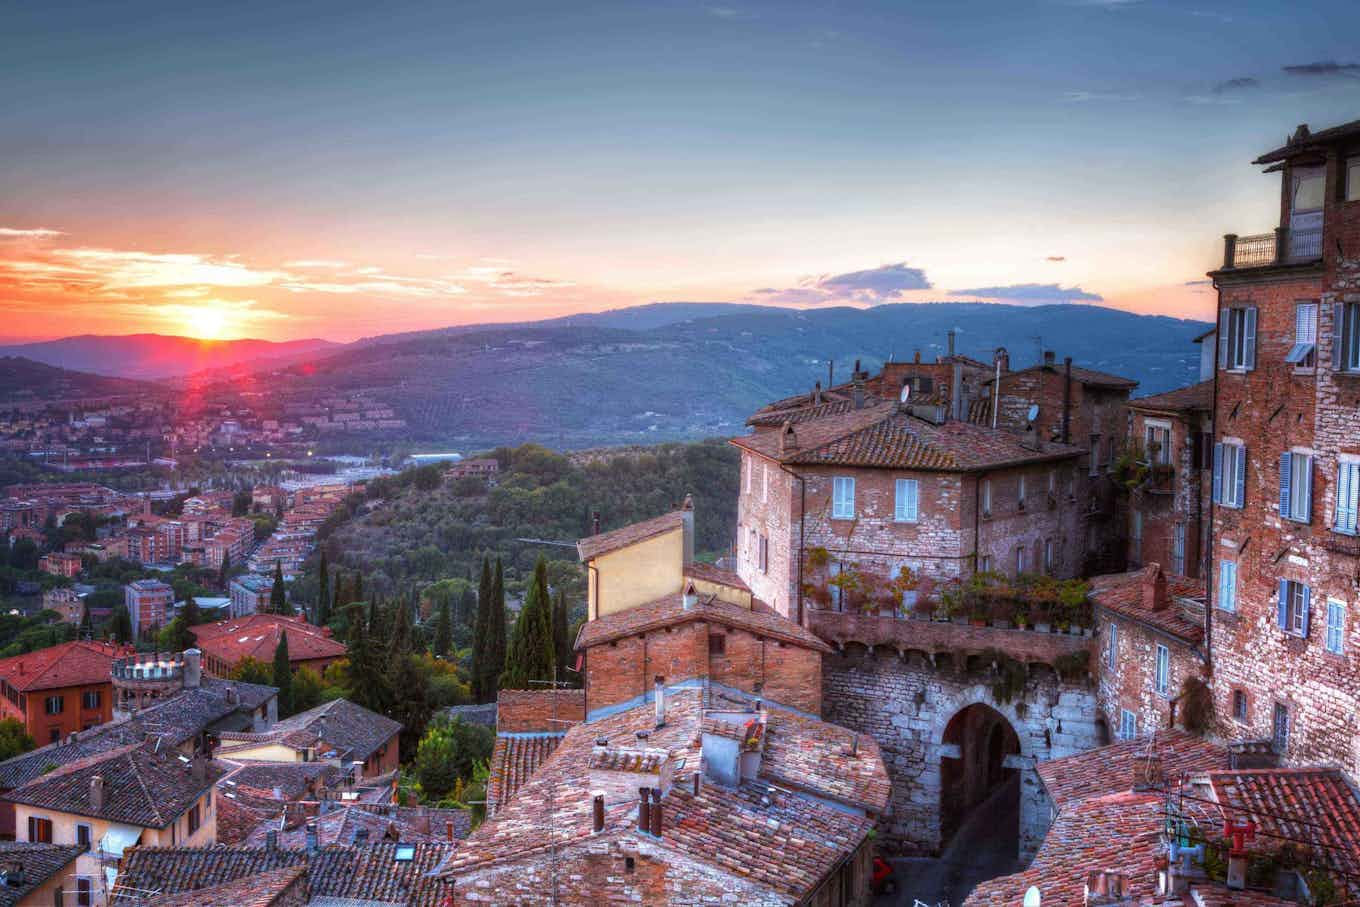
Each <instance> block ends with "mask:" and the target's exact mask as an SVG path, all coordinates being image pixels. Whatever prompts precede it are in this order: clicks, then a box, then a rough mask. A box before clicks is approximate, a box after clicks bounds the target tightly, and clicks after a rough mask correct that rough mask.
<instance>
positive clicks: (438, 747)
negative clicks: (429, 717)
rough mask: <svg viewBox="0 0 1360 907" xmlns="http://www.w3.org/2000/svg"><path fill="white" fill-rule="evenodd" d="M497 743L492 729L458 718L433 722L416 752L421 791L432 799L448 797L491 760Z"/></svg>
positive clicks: (417, 773)
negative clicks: (482, 764) (484, 761)
mask: <svg viewBox="0 0 1360 907" xmlns="http://www.w3.org/2000/svg"><path fill="white" fill-rule="evenodd" d="M494 743H495V737H494V736H493V735H492V733H491V729H490V728H485V727H482V726H481V725H477V724H465V723H464V722H462V721H460V720H459V719H457V718H454V719H452V720H448V719H440V720H438V721H434V722H432V723H431V724H430V726H429V728H428V729H426V731H425V734H424V736H422V737H421V738H420V745H419V747H418V748H417V750H416V758H415V774H416V780H417V781H418V782H419V783H420V789H421V791H422V792H423V793H424V794H425V796H426V797H427V798H429V799H431V800H440V799H443V798H444V797H446V796H448V794H450V793H451V792H452V791H453V789H454V786H455V784H456V783H457V782H458V781H459V780H463V781H466V780H467V779H468V778H470V777H472V774H473V771H474V767H475V766H476V765H477V763H479V762H482V761H483V760H486V759H489V758H490V757H491V749H492V746H493V745H494Z"/></svg>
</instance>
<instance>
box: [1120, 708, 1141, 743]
mask: <svg viewBox="0 0 1360 907" xmlns="http://www.w3.org/2000/svg"><path fill="white" fill-rule="evenodd" d="M1137 737H1138V716H1137V715H1135V714H1133V712H1130V711H1129V710H1128V709H1120V710H1119V739H1120V740H1134V739H1136V738H1137Z"/></svg>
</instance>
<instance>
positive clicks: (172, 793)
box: [5, 745, 226, 828]
mask: <svg viewBox="0 0 1360 907" xmlns="http://www.w3.org/2000/svg"><path fill="white" fill-rule="evenodd" d="M224 774H226V769H225V768H224V767H223V766H222V765H220V764H218V763H210V764H208V765H206V766H205V767H204V773H203V775H202V779H203V780H196V779H195V777H194V772H193V770H192V768H191V765H190V763H189V762H188V761H187V760H186V759H184V758H183V757H181V756H180V755H179V754H178V753H174V752H171V751H168V750H165V749H162V750H161V752H160V753H154V752H152V748H151V747H150V746H147V745H133V746H127V747H123V748H121V749H117V750H113V751H112V752H109V753H101V754H99V755H97V756H90V757H89V758H86V759H81V760H79V761H77V762H73V763H71V764H69V765H63V766H61V767H60V768H57V769H55V770H53V771H51V772H49V773H48V774H46V775H43V776H42V777H40V778H39V779H38V780H36V781H33V782H30V783H29V784H26V785H24V786H23V787H21V788H18V789H17V790H13V791H10V792H9V793H8V794H6V795H5V799H7V800H12V801H13V802H15V803H26V804H28V805H30V806H41V807H44V808H46V809H53V810H58V811H60V812H64V813H74V814H76V815H81V816H91V817H93V818H96V819H106V820H108V821H111V822H123V823H126V824H128V825H140V826H141V827H143V828H165V827H166V826H168V825H169V824H170V823H171V822H173V821H174V820H175V819H177V818H178V817H179V816H180V815H182V814H183V813H184V811H185V810H187V809H188V808H189V807H190V806H192V805H193V804H194V802H195V801H197V800H198V799H199V798H200V797H202V796H203V795H204V794H205V793H207V792H208V790H209V789H210V788H211V787H212V786H213V785H214V784H215V783H216V782H217V780H218V779H219V778H221V777H222V776H223V775H224ZM96 776H97V777H101V778H103V779H104V782H105V794H104V803H103V805H102V806H99V807H96V806H95V804H94V803H93V802H92V801H91V796H90V794H91V791H90V787H91V784H90V782H91V781H92V780H93V779H94V778H95V777H96Z"/></svg>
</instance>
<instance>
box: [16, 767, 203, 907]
mask: <svg viewBox="0 0 1360 907" xmlns="http://www.w3.org/2000/svg"><path fill="white" fill-rule="evenodd" d="M198 807H199V816H200V822H199V826H198V831H197V832H195V833H194V834H193V835H190V834H189V811H188V810H185V811H184V813H183V814H182V815H180V816H179V817H177V818H176V819H175V821H174V822H173V823H171V824H170V825H167V826H166V827H165V828H146V829H143V830H142V837H141V840H140V841H139V844H140V846H143V847H170V846H181V847H208V846H210V845H212V844H216V843H217V789H216V788H209V789H208V791H207V792H205V793H204V794H203V796H202V797H200V798H199V799H198ZM14 812H15V820H16V822H17V824H16V825H15V838H16V840H19V841H27V840H28V819H29V817H30V816H35V817H37V818H40V819H50V820H51V821H52V843H53V844H75V843H76V826H77V825H88V826H90V852H89V853H84V854H81V855H80V856H79V857H77V858H76V862H75V868H74V870H72V869H71V868H70V867H68V868H67V870H66V872H65V874H64V875H63V876H61V877H60V878H61V879H62V880H63V885H62V887H63V889H64V890H65V891H66V892H67V895H66V903H67V904H74V903H75V902H76V896H75V894H74V892H75V890H76V881H75V877H76V876H88V877H89V878H90V880H91V882H93V887H92V891H93V894H94V907H103V905H105V904H107V903H108V890H107V888H106V879H105V876H104V871H103V865H102V864H101V861H100V858H99V856H98V850H99V842H100V840H102V839H103V837H104V835H105V834H107V833H108V830H109V828H110V827H111V826H113V825H125V824H130V823H118V822H109V821H108V820H107V819H96V818H92V817H90V816H78V815H75V814H74V813H64V812H59V811H57V810H52V809H44V808H42V807H39V806H30V805H28V804H25V803H17V804H15V810H14ZM110 865H112V863H111V864H110ZM44 890H46V891H48V897H47V900H46V901H43V902H41V903H42V904H44V905H50V904H52V896H51V888H50V887H47V886H45V887H44ZM35 903H39V902H36V901H35Z"/></svg>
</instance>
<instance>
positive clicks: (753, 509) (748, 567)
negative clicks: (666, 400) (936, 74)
mask: <svg viewBox="0 0 1360 907" xmlns="http://www.w3.org/2000/svg"><path fill="white" fill-rule="evenodd" d="M800 503H801V495H800V494H799V488H798V482H797V481H796V480H795V479H794V478H793V477H792V476H790V475H789V474H788V473H786V472H785V471H784V470H783V469H782V468H780V465H779V464H778V463H776V462H774V461H772V460H767V459H765V458H764V457H760V456H757V455H756V454H753V453H751V452H750V451H743V452H742V456H741V484H740V486H739V491H738V494H737V539H736V543H737V544H736V551H737V574H738V575H739V576H740V577H741V578H742V580H743V581H744V582H745V583H746V585H748V586H750V588H751V594H752V595H753V596H754V597H755V598H758V599H760V600H761V601H763V602H765V603H766V604H767V605H769V606H770V607H772V608H774V610H776V611H778V612H779V613H780V614H783V615H784V616H785V617H788V618H791V619H794V620H797V618H798V584H797V577H798V541H799V540H798V528H797V524H798V516H799V505H800ZM761 538H764V539H765V540H766V544H767V546H768V552H769V553H768V558H767V563H766V566H765V567H762V565H761V562H760V544H761V542H760V539H761Z"/></svg>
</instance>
